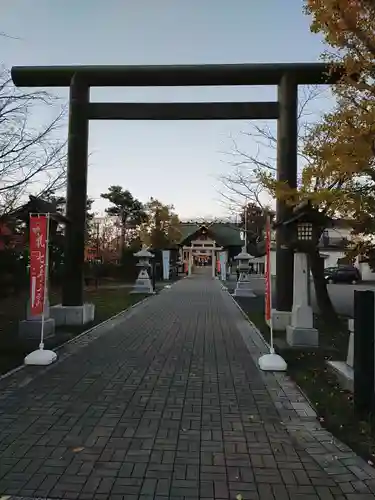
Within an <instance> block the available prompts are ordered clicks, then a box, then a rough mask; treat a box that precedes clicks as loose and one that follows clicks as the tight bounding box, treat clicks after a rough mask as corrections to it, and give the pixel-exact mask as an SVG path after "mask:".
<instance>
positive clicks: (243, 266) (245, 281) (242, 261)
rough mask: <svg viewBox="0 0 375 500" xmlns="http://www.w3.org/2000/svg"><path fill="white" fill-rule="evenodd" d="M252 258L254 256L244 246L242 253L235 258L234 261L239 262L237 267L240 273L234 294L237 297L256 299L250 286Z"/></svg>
mask: <svg viewBox="0 0 375 500" xmlns="http://www.w3.org/2000/svg"><path fill="white" fill-rule="evenodd" d="M251 257H252V256H251V255H250V254H249V253H248V252H247V251H246V246H243V247H242V250H241V252H240V253H239V254H238V255H236V257H234V259H235V260H236V261H237V262H238V264H237V266H238V270H239V271H240V276H239V279H238V281H237V285H236V288H235V290H234V293H233V295H234V296H235V297H255V294H254V292H253V290H252V288H251V286H250V278H249V269H250V265H249V263H250V260H251Z"/></svg>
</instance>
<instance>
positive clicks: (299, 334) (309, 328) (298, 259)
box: [281, 200, 328, 347]
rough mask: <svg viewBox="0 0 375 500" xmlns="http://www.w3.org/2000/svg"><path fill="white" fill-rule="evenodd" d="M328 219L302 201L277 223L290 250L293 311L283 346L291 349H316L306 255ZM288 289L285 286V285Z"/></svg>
mask: <svg viewBox="0 0 375 500" xmlns="http://www.w3.org/2000/svg"><path fill="white" fill-rule="evenodd" d="M327 220H328V218H327V217H326V216H325V215H324V214H322V213H320V212H319V211H318V210H316V209H314V208H313V207H312V205H311V202H310V200H305V201H303V202H302V203H300V204H299V205H297V206H296V207H294V209H293V215H292V217H291V218H289V219H288V220H286V221H283V222H281V224H283V225H284V226H289V227H290V230H291V234H292V238H291V242H290V243H291V246H292V248H294V251H295V253H294V277H293V307H292V314H291V322H290V325H289V326H287V328H286V339H287V343H288V344H289V345H291V346H301V347H302V346H306V347H317V346H318V345H319V332H318V330H317V329H316V328H314V321H313V310H312V307H311V305H310V266H309V260H308V254H309V253H310V252H311V251H313V250H314V249H315V248H316V246H317V244H318V240H319V234H320V229H321V228H322V227H323V226H324V225H325V224H326V223H327ZM285 286H288V284H285Z"/></svg>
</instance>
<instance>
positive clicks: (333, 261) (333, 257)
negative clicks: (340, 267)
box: [271, 250, 375, 278]
mask: <svg viewBox="0 0 375 500" xmlns="http://www.w3.org/2000/svg"><path fill="white" fill-rule="evenodd" d="M321 255H326V256H327V257H326V258H325V259H324V267H335V266H337V259H341V258H342V257H344V256H345V253H344V252H341V251H337V250H333V251H332V250H327V251H322V252H321ZM271 274H272V276H276V250H271ZM374 278H375V274H374Z"/></svg>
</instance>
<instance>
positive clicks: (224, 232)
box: [179, 222, 243, 246]
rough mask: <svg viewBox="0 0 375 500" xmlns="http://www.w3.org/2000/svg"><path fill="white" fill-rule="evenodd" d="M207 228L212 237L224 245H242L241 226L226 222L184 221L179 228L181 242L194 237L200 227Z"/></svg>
mask: <svg viewBox="0 0 375 500" xmlns="http://www.w3.org/2000/svg"><path fill="white" fill-rule="evenodd" d="M202 228H206V229H207V231H208V232H209V233H210V234H211V236H212V238H213V239H215V241H217V243H219V244H220V245H222V246H242V245H243V240H242V239H241V228H240V227H239V226H236V225H235V224H231V223H225V222H213V223H201V224H200V223H190V222H182V223H181V224H180V227H179V230H180V232H181V238H180V241H179V244H180V245H182V244H183V243H184V242H185V241H186V240H187V239H188V238H191V237H193V236H194V235H195V234H196V233H197V232H198V231H200V229H202Z"/></svg>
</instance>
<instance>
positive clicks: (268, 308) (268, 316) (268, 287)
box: [264, 216, 272, 321]
mask: <svg viewBox="0 0 375 500" xmlns="http://www.w3.org/2000/svg"><path fill="white" fill-rule="evenodd" d="M264 277H265V281H266V283H265V285H266V293H265V301H266V303H265V319H266V321H270V320H271V279H272V276H271V221H270V217H269V216H268V217H267V221H266V269H265V273H264Z"/></svg>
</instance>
